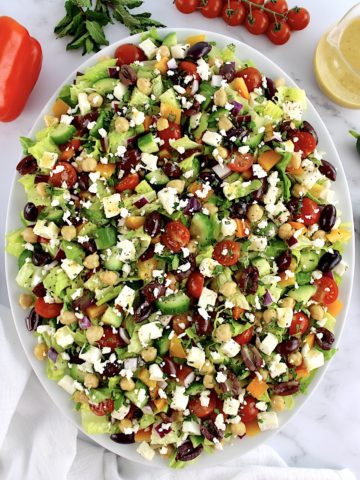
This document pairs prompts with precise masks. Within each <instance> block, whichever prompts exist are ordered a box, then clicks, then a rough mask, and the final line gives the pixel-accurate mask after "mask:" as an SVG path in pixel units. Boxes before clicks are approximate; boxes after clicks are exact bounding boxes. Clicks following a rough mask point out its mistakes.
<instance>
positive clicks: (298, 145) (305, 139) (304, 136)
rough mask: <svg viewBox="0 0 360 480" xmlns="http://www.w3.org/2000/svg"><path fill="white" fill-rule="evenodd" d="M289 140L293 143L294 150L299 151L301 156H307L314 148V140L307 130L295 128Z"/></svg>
mask: <svg viewBox="0 0 360 480" xmlns="http://www.w3.org/2000/svg"><path fill="white" fill-rule="evenodd" d="M291 140H292V142H293V144H294V151H295V152H301V158H306V157H308V156H309V155H310V154H311V153H313V151H314V150H315V148H316V140H315V138H314V136H313V135H311V133H309V132H300V131H298V130H296V131H295V132H292V134H291Z"/></svg>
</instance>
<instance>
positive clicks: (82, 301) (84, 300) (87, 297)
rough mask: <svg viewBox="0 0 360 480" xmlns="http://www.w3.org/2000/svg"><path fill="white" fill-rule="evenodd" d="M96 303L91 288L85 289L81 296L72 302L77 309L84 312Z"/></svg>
mask: <svg viewBox="0 0 360 480" xmlns="http://www.w3.org/2000/svg"><path fill="white" fill-rule="evenodd" d="M93 303H94V301H93V297H92V294H91V292H90V291H89V290H84V292H83V294H82V295H81V297H79V298H76V299H75V300H74V301H73V302H72V307H73V308H74V309H75V310H80V311H81V312H83V313H86V309H87V308H89V307H90V305H92V304H93Z"/></svg>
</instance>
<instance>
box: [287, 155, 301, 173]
mask: <svg viewBox="0 0 360 480" xmlns="http://www.w3.org/2000/svg"><path fill="white" fill-rule="evenodd" d="M300 167H301V155H299V153H297V152H295V153H293V154H292V157H291V160H290V162H289V163H288V165H287V168H289V169H291V170H297V169H298V168H300Z"/></svg>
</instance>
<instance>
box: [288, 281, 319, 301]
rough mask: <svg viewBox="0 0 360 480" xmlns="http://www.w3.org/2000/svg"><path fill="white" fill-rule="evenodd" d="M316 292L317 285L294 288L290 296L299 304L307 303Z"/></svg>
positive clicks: (289, 293)
mask: <svg viewBox="0 0 360 480" xmlns="http://www.w3.org/2000/svg"><path fill="white" fill-rule="evenodd" d="M315 292H316V287H315V285H303V286H301V287H299V288H293V289H292V290H290V291H289V292H288V296H289V297H291V298H293V299H294V300H296V301H297V302H301V303H305V304H306V303H307V302H308V301H309V300H310V298H311V297H312V296H313V295H314V293H315Z"/></svg>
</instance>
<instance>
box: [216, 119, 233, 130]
mask: <svg viewBox="0 0 360 480" xmlns="http://www.w3.org/2000/svg"><path fill="white" fill-rule="evenodd" d="M233 126H234V125H233V124H232V123H231V121H230V120H229V119H228V118H227V117H220V118H219V122H218V127H219V130H225V132H227V131H228V130H230V129H231V128H233Z"/></svg>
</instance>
